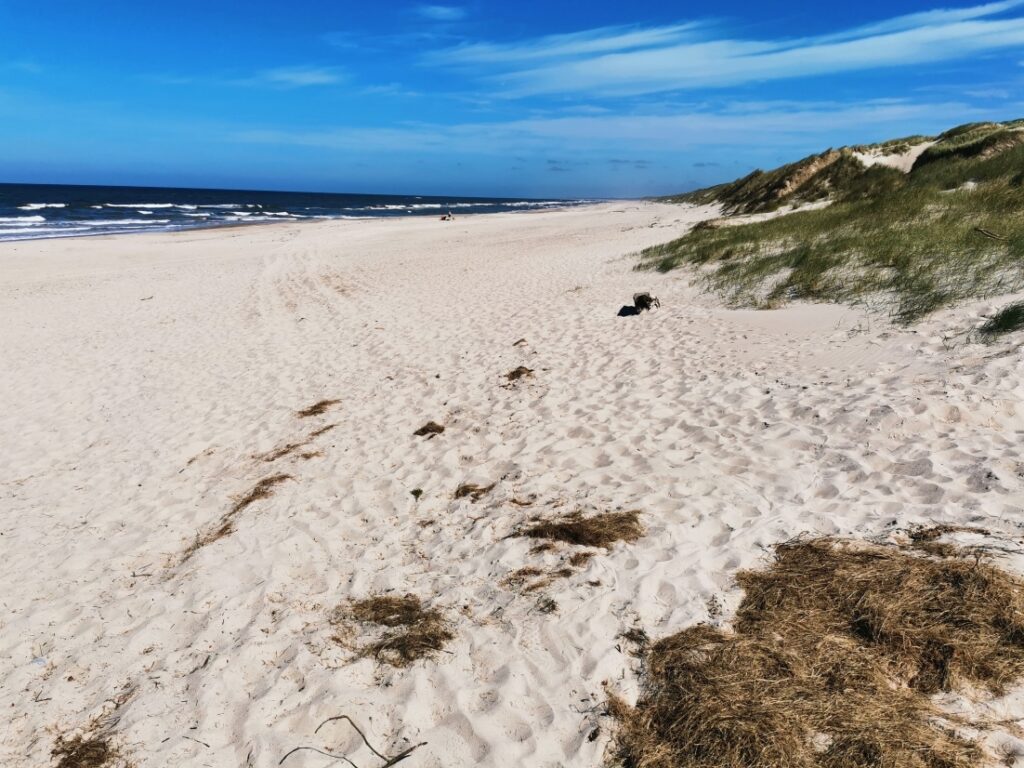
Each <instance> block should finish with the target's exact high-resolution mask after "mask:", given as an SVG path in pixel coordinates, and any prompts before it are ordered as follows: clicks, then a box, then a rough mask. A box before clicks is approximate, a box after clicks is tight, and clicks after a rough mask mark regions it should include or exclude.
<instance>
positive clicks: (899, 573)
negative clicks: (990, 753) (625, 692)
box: [611, 538, 1024, 768]
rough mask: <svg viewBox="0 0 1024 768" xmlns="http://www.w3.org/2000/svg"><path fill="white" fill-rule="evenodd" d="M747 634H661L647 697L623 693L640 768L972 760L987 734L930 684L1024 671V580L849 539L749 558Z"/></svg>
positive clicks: (625, 723)
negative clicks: (761, 561)
mask: <svg viewBox="0 0 1024 768" xmlns="http://www.w3.org/2000/svg"><path fill="white" fill-rule="evenodd" d="M738 580H739V583H740V585H741V586H743V587H744V589H745V590H746V595H745V597H744V600H743V602H742V604H741V605H740V608H739V611H738V614H737V617H736V621H735V632H734V633H727V632H723V631H720V630H718V629H714V628H711V627H708V626H696V627H693V628H691V629H688V630H685V631H683V632H680V633H678V634H675V635H672V636H670V637H667V638H665V639H663V640H660V641H659V642H657V643H655V644H654V645H653V646H652V647H651V649H650V651H649V653H648V654H647V657H646V674H645V681H644V688H643V690H642V693H641V696H640V699H639V702H638V704H637V706H636V707H635V708H631V707H628V706H626V705H625V704H623V703H622V702H621V701H618V700H614V699H613V700H612V702H611V709H612V712H613V714H615V715H616V716H617V717H618V718H619V720H620V730H619V734H618V741H617V743H618V747H619V750H620V754H619V758H620V759H621V761H622V763H623V765H625V766H627V768H670V767H671V768H712V766H714V767H715V768H769V767H771V768H860V767H863V768H867V767H868V766H872V767H873V766H879V767H880V768H968V766H976V765H978V764H979V762H980V760H979V755H980V752H979V749H978V747H977V746H976V745H974V744H972V743H970V742H969V741H967V740H966V739H964V738H962V737H961V736H958V735H957V734H955V733H954V732H953V730H952V729H951V728H950V727H948V722H947V725H946V726H944V725H943V722H942V717H941V713H940V712H939V711H938V710H937V709H936V707H935V706H934V705H933V703H932V701H931V699H930V698H929V695H930V694H932V693H935V692H938V691H949V690H953V689H961V688H963V687H966V686H971V687H974V688H984V689H988V690H990V691H992V692H999V691H1002V690H1003V689H1004V688H1005V687H1006V686H1007V685H1008V684H1010V683H1011V682H1013V681H1015V680H1016V679H1017V678H1018V677H1019V676H1020V675H1021V673H1022V672H1024V590H1022V586H1024V584H1022V582H1021V581H1020V580H1018V579H1017V578H1016V577H1013V576H1010V575H1008V574H1007V573H1005V572H1003V571H1001V570H999V569H997V568H994V567H992V566H991V565H989V564H987V563H985V562H983V561H981V560H980V559H978V558H970V559H969V558H965V557H957V558H945V559H934V558H931V557H925V556H922V555H920V554H915V553H911V552H909V551H907V550H904V549H900V548H897V547H881V546H866V545H862V544H856V543H852V542H844V541H837V540H833V539H827V538H826V539H814V540H798V541H793V542H788V543H786V544H783V545H780V546H779V547H778V548H777V549H776V555H775V561H774V563H773V564H772V566H771V567H770V568H769V569H767V570H764V571H756V572H751V571H747V572H743V573H741V574H740V575H739V578H738Z"/></svg>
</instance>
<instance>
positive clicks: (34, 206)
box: [18, 203, 68, 211]
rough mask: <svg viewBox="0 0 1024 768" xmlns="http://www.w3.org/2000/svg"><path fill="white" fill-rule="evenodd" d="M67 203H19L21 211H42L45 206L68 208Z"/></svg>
mask: <svg viewBox="0 0 1024 768" xmlns="http://www.w3.org/2000/svg"><path fill="white" fill-rule="evenodd" d="M67 207H68V204H67V203H29V204H28V205H19V206H18V210H19V211H41V210H42V209H43V208H67Z"/></svg>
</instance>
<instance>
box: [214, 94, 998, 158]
mask: <svg viewBox="0 0 1024 768" xmlns="http://www.w3.org/2000/svg"><path fill="white" fill-rule="evenodd" d="M987 116H988V115H987V113H985V112H982V111H980V110H978V109H974V108H971V107H968V106H966V105H964V104H962V103H959V102H940V103H934V102H933V103H911V102H902V101H895V100H879V101H874V102H868V103H864V104H855V105H843V104H838V103H835V104H833V103H810V104H800V103H793V102H768V103H733V104H729V105H727V106H725V107H723V108H721V109H718V110H708V109H698V108H688V109H685V110H682V111H681V112H680V113H677V114H629V115H572V116H564V117H551V118H545V117H541V118H533V119H525V120H512V121H506V122H490V123H486V122H480V123H462V124H456V125H439V124H406V125H404V126H400V127H392V128H381V129H372V128H366V129H364V128H338V129H324V130H318V131H290V130H277V129H268V130H245V131H240V132H237V133H234V134H232V135H231V136H230V139H231V140H232V141H242V142H250V143H257V144H281V145H291V146H302V147H313V148H318V149H333V150H340V151H358V152H371V153H372V152H389V153H403V152H409V153H418V154H422V153H428V154H429V153H432V152H443V153H446V154H451V153H453V152H456V153H459V154H466V153H471V154H483V155H496V154H512V153H516V152H522V153H524V154H527V153H536V152H542V151H559V152H562V151H564V150H565V148H566V147H569V146H571V147H573V151H578V152H588V153H589V152H595V151H608V152H621V149H622V147H623V146H633V147H644V148H651V147H657V148H658V150H659V151H661V152H671V153H675V152H689V153H692V152H693V151H694V150H695V149H700V148H714V147H719V148H720V147H750V146H755V145H757V146H772V147H780V148H784V147H787V146H791V147H800V148H809V149H808V151H811V150H813V149H815V148H817V149H824V147H825V146H827V144H829V143H832V142H833V140H834V139H835V138H836V137H837V136H839V137H842V136H845V137H847V138H845V139H843V141H844V142H846V143H856V142H861V141H865V140H866V138H865V137H866V136H867V135H869V134H870V135H877V136H878V137H879V138H884V137H888V136H890V134H891V135H904V134H906V133H908V132H909V133H914V132H922V131H923V132H927V131H929V130H944V129H945V128H948V127H949V126H950V125H954V124H959V123H964V122H968V121H970V120H975V119H984V118H985V117H987ZM819 143H820V144H821V146H818V145H819Z"/></svg>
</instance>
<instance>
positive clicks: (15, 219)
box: [0, 216, 46, 226]
mask: <svg viewBox="0 0 1024 768" xmlns="http://www.w3.org/2000/svg"><path fill="white" fill-rule="evenodd" d="M44 221H46V219H45V218H43V217H42V216H0V224H24V225H26V226H31V225H33V224H40V223H42V222H44Z"/></svg>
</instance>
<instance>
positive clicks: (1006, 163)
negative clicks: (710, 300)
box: [641, 120, 1024, 323]
mask: <svg viewBox="0 0 1024 768" xmlns="http://www.w3.org/2000/svg"><path fill="white" fill-rule="evenodd" d="M908 153H909V154H908ZM872 155H875V156H877V155H884V156H889V157H890V158H892V157H893V156H896V155H903V156H904V157H905V158H908V159H909V158H913V157H914V156H915V155H916V159H914V160H913V166H912V168H910V170H909V172H906V173H905V172H904V171H903V170H900V169H898V168H895V167H891V166H890V165H886V164H881V163H880V164H873V165H867V164H865V162H864V161H863V158H864V157H870V156H872ZM668 199H669V200H671V201H673V202H680V203H696V204H708V203H718V204H720V205H721V206H722V209H723V211H724V213H726V215H727V218H725V219H722V220H716V221H712V222H708V223H707V224H706V225H705V226H698V227H697V228H696V229H694V230H693V231H692V232H690V233H689V234H687V235H686V236H684V237H682V238H679V239H678V240H674V241H672V242H670V243H666V244H664V245H659V246H655V247H653V248H649V249H647V250H645V251H644V252H643V253H642V262H641V268H650V269H658V270H661V271H667V270H671V269H674V268H676V267H680V266H685V265H690V266H697V267H702V268H703V273H704V279H705V280H706V283H707V287H708V288H709V289H711V290H714V291H716V292H718V293H719V294H721V295H722V296H723V297H725V299H726V300H727V301H728V302H729V303H730V304H731V305H734V306H748V307H760V308H770V307H776V306H779V305H780V304H782V303H784V302H786V301H788V300H794V299H803V300H809V301H829V302H846V303H854V302H865V301H871V302H878V303H879V304H880V305H882V306H886V307H888V308H889V309H890V310H891V312H892V314H893V316H894V318H895V319H896V320H897V321H898V322H902V323H909V322H913V321H915V320H917V319H919V318H921V317H923V316H924V315H926V314H928V313H929V312H931V311H933V310H936V309H939V308H940V307H943V306H947V305H950V304H953V303H956V302H958V301H962V300H966V299H971V298H977V297H981V296H986V295H994V294H998V293H1007V292H1012V291H1016V290H1019V289H1021V288H1024V120H1018V121H1015V122H1011V123H980V124H971V125H966V126H961V127H959V128H954V129H953V130H950V131H947V132H946V133H944V134H942V135H941V136H938V137H935V138H927V137H912V138H909V139H899V140H896V141H894V142H887V143H885V144H880V145H873V146H866V147H855V148H844V149H841V150H829V151H828V152H826V153H824V154H821V155H816V156H814V157H810V158H807V159H806V160H802V161H800V162H799V163H794V164H791V165H787V166H784V167H782V168H779V169H776V170H774V171H769V172H761V171H757V172H755V173H753V174H751V175H749V176H747V177H745V178H743V179H740V180H738V181H736V182H733V183H731V184H724V185H721V186H718V187H712V188H710V189H705V190H698V191H697V192H692V193H689V194H687V195H681V196H677V197H673V198H668ZM826 200H827V201H830V204H829V205H827V206H825V207H819V208H813V209H808V210H797V211H795V212H792V213H785V214H783V215H779V216H776V217H773V218H769V219H767V220H761V221H747V222H744V221H743V220H742V219H740V220H735V218H734V217H736V216H742V215H743V214H751V213H766V212H771V211H777V210H779V209H780V208H783V207H785V206H798V205H800V204H804V203H809V202H817V201H826Z"/></svg>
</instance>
